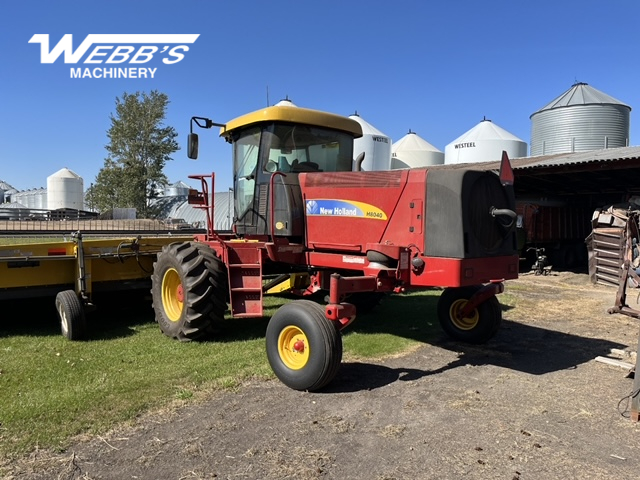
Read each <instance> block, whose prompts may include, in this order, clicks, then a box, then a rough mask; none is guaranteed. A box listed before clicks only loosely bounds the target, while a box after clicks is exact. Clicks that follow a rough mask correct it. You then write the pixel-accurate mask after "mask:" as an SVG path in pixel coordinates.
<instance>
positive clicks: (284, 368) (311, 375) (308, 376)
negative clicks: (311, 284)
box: [266, 300, 342, 391]
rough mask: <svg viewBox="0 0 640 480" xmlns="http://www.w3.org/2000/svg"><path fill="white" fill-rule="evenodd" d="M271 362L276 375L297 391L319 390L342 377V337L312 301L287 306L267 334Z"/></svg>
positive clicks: (322, 310)
mask: <svg viewBox="0 0 640 480" xmlns="http://www.w3.org/2000/svg"><path fill="white" fill-rule="evenodd" d="M266 344H267V358H268V359H269V364H270V365H271V368H272V369H273V372H274V373H275V374H276V376H277V377H278V378H279V379H280V381H281V382H282V383H284V384H285V385H286V386H288V387H290V388H293V389H294V390H309V391H314V390H319V389H321V388H322V387H324V386H325V385H327V384H328V383H329V382H330V381H331V380H333V378H334V377H335V376H336V374H337V373H338V370H339V368H340V362H341V361H342V337H341V336H340V332H339V331H338V330H337V328H336V326H335V325H334V324H332V323H331V321H330V320H328V319H327V318H326V317H325V315H324V308H323V307H321V306H320V305H318V304H317V303H315V302H312V301H309V300H296V301H293V302H291V303H288V304H286V305H283V306H282V307H280V309H278V311H277V312H276V313H275V315H273V317H271V320H270V321H269V325H268V326H267V334H266Z"/></svg>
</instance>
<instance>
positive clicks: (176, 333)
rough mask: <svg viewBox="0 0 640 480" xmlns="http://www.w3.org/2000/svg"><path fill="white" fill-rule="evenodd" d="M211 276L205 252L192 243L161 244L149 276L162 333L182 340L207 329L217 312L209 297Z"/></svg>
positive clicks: (192, 338)
mask: <svg viewBox="0 0 640 480" xmlns="http://www.w3.org/2000/svg"><path fill="white" fill-rule="evenodd" d="M210 277H211V276H210V271H209V269H208V268H207V265H206V261H205V256H204V255H202V254H201V253H200V250H199V249H198V248H196V247H194V246H193V245H192V244H191V243H189V242H186V243H172V244H170V245H165V246H164V247H162V251H161V252H160V253H159V254H158V257H157V261H156V262H155V263H154V265H153V275H152V276H151V295H152V297H153V308H154V310H155V317H156V322H158V325H159V326H160V330H161V331H162V333H164V334H165V335H167V336H168V337H172V338H176V339H178V340H181V341H189V340H195V339H198V338H200V337H202V336H203V335H204V334H206V333H207V331H208V329H209V328H210V326H211V322H212V319H214V318H215V317H216V315H219V314H220V312H219V310H220V309H219V307H218V308H214V307H215V305H214V302H213V301H212V298H214V295H215V291H214V290H215V289H214V287H213V283H212V281H211V278H210ZM222 315H224V310H222Z"/></svg>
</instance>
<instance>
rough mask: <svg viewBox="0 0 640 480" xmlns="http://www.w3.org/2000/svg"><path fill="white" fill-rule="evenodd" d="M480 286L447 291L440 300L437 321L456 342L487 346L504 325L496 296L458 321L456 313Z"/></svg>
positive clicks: (448, 289)
mask: <svg viewBox="0 0 640 480" xmlns="http://www.w3.org/2000/svg"><path fill="white" fill-rule="evenodd" d="M480 288H482V287H481V286H473V287H461V288H447V289H445V290H444V292H442V295H440V299H439V300H438V319H439V320H440V325H441V326H442V329H443V330H444V331H445V332H446V333H447V335H449V336H450V337H451V338H453V339H455V340H459V341H462V342H466V343H474V344H479V343H485V342H487V341H488V340H489V339H490V338H491V337H493V336H494V335H495V334H496V333H497V331H498V329H499V327H500V323H501V322H502V310H501V308H500V303H499V302H498V299H497V298H496V297H495V296H494V297H491V298H489V299H488V300H486V301H485V302H483V303H481V304H480V305H479V306H478V307H477V308H475V309H474V310H473V311H472V312H471V313H470V314H469V315H468V316H466V317H464V318H458V317H457V315H456V312H458V311H460V310H461V309H462V308H464V306H465V305H466V304H467V302H468V301H469V299H470V298H471V297H472V296H473V295H474V294H475V293H476V292H477V291H478V290H479V289H480Z"/></svg>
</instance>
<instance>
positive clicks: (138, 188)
mask: <svg viewBox="0 0 640 480" xmlns="http://www.w3.org/2000/svg"><path fill="white" fill-rule="evenodd" d="M168 104H169V98H168V97H167V95H166V94H164V93H159V92H158V91H156V90H153V91H151V92H150V93H149V94H147V93H144V92H143V93H140V92H136V93H134V94H128V93H126V92H125V93H124V94H123V95H122V98H116V112H115V115H114V114H111V117H110V118H111V128H109V130H108V131H107V137H109V140H110V143H109V144H108V145H106V146H105V148H106V149H107V152H108V153H109V155H108V157H107V158H106V159H105V161H104V166H103V167H102V169H101V170H100V172H99V173H98V175H97V176H96V179H95V182H94V184H93V185H92V187H91V192H90V194H91V199H92V203H93V204H94V206H95V208H96V209H97V210H99V211H104V210H108V209H110V208H114V207H124V208H135V209H136V210H137V213H138V217H140V218H151V217H153V216H154V214H155V213H156V209H154V208H153V206H152V204H151V200H152V199H153V198H154V197H156V196H157V193H156V192H157V189H158V187H160V186H162V185H166V183H167V177H166V176H165V175H164V173H163V169H164V166H165V164H166V163H167V162H168V161H169V160H172V158H171V155H172V154H173V153H174V152H176V151H177V150H179V148H180V147H179V146H178V143H177V142H176V140H175V138H176V137H177V136H178V134H177V132H176V131H175V129H174V128H173V127H168V126H165V125H164V123H163V121H164V118H165V114H166V109H167V105H168Z"/></svg>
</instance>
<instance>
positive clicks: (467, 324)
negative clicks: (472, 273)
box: [449, 299, 480, 330]
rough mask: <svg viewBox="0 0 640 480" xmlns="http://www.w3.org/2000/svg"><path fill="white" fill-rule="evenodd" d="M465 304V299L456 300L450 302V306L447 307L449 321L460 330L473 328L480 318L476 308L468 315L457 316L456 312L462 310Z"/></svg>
mask: <svg viewBox="0 0 640 480" xmlns="http://www.w3.org/2000/svg"><path fill="white" fill-rule="evenodd" d="M466 304H467V301H466V300H463V299H460V300H456V301H455V302H453V303H452V304H451V308H450V309H449V317H450V318H451V323H453V325H454V326H455V327H456V328H459V329H460V330H471V329H473V328H475V327H476V325H478V320H479V319H480V314H479V313H478V309H477V308H476V309H474V310H473V311H472V312H471V314H470V315H469V316H468V317H463V318H458V312H459V311H460V310H462V309H463V308H464V306H465V305H466Z"/></svg>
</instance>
